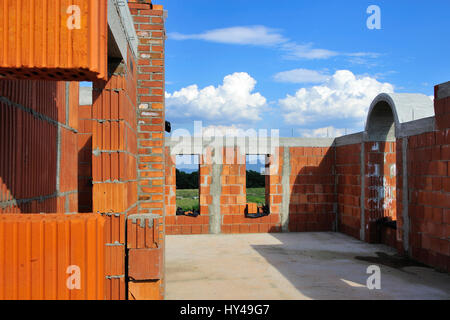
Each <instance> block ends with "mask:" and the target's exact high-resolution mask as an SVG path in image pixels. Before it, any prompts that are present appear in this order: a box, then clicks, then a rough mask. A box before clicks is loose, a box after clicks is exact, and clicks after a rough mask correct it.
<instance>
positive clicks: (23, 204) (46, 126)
mask: <svg viewBox="0 0 450 320" xmlns="http://www.w3.org/2000/svg"><path fill="white" fill-rule="evenodd" d="M77 107H78V83H76V82H74V83H70V82H62V81H60V82H50V81H29V80H22V81H21V80H1V81H0V128H1V129H0V130H1V134H0V139H1V143H0V154H1V155H2V161H1V163H0V186H1V188H0V213H39V212H43V213H74V212H77V211H78V196H77V162H78V161H77V138H76V133H77V128H78V113H77Z"/></svg>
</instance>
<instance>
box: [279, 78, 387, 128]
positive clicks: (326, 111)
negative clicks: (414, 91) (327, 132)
mask: <svg viewBox="0 0 450 320" xmlns="http://www.w3.org/2000/svg"><path fill="white" fill-rule="evenodd" d="M382 92H386V93H392V92H394V87H393V85H392V84H390V83H381V82H379V81H377V80H376V79H375V78H371V77H368V76H365V77H357V76H355V75H354V74H353V73H352V72H351V71H348V70H339V71H336V73H335V74H334V75H333V76H331V77H330V78H329V79H328V80H326V81H325V82H324V83H323V84H322V85H318V86H313V87H311V88H301V89H299V90H298V91H297V92H296V93H295V95H289V94H288V95H287V96H286V97H285V98H284V99H280V100H279V104H280V106H281V110H282V112H283V116H284V119H285V121H286V122H287V123H288V124H297V125H298V124H305V123H311V122H317V121H323V120H327V121H330V120H336V119H337V120H339V119H353V120H355V121H358V122H361V121H363V119H364V118H365V117H366V116H367V111H368V109H369V107H370V104H371V102H372V100H373V99H374V98H375V97H376V96H377V95H378V94H379V93H382Z"/></svg>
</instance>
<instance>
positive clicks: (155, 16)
mask: <svg viewBox="0 0 450 320" xmlns="http://www.w3.org/2000/svg"><path fill="white" fill-rule="evenodd" d="M128 6H129V8H130V12H131V14H132V15H133V18H134V22H135V28H136V33H137V35H138V38H139V47H138V64H137V65H138V87H137V88H138V89H137V90H138V97H137V100H138V106H139V107H138V113H137V118H138V119H137V120H138V148H139V160H138V181H139V186H138V200H139V201H138V212H139V213H140V214H152V215H159V216H162V217H164V215H165V204H164V189H165V179H164V173H165V159H164V158H165V154H164V131H165V126H164V123H165V113H164V91H165V85H164V41H165V36H166V35H165V29H164V12H163V7H162V6H161V5H153V4H151V1H148V0H147V1H146V0H130V1H128ZM159 228H160V231H161V232H160V234H159V237H160V239H159V240H158V243H159V245H160V247H161V250H162V252H164V234H165V225H164V221H162V223H161V225H160V227H159ZM163 266H164V255H163V258H162V262H161V264H160V268H161V273H160V275H161V281H159V282H158V283H159V285H160V292H161V295H160V297H161V298H162V297H163V296H164V272H163V270H164V267H163ZM139 285H142V286H145V283H142V282H140V283H136V284H135V285H134V286H133V288H134V290H135V292H138V291H139V292H143V291H145V290H139V289H138V288H137V286H139ZM134 298H136V299H142V298H148V299H153V298H154V296H153V295H152V296H151V297H145V296H139V297H137V296H136V295H134Z"/></svg>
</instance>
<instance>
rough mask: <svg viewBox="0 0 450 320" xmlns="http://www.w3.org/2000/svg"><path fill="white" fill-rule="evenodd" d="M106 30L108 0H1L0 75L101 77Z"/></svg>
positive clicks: (47, 78) (103, 75)
mask: <svg viewBox="0 0 450 320" xmlns="http://www.w3.org/2000/svg"><path fill="white" fill-rule="evenodd" d="M107 34H108V33H107V0H21V1H17V0H0V79H41V80H68V81H70V80H72V81H82V80H86V81H94V80H97V79H106V77H107Z"/></svg>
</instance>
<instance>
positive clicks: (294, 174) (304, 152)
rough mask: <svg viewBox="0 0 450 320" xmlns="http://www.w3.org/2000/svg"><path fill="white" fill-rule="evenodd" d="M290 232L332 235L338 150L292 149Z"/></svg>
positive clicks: (330, 148)
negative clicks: (326, 233)
mask: <svg viewBox="0 0 450 320" xmlns="http://www.w3.org/2000/svg"><path fill="white" fill-rule="evenodd" d="M290 159H291V173H290V187H291V199H290V207H289V231H291V232H292V231H294V232H303V231H332V230H333V225H334V223H335V217H336V216H335V213H334V204H335V202H336V194H335V175H334V162H335V150H334V148H332V147H329V148H320V147H317V148H315V147H291V148H290Z"/></svg>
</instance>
